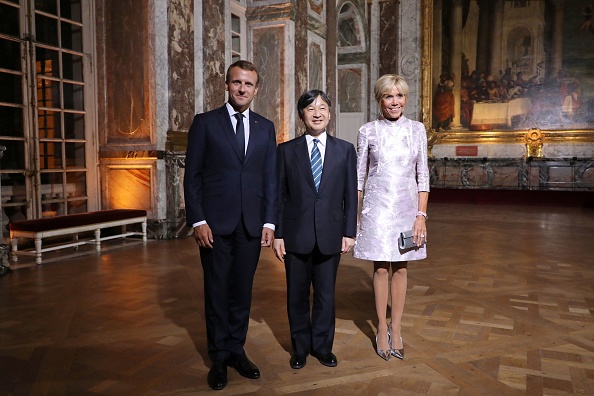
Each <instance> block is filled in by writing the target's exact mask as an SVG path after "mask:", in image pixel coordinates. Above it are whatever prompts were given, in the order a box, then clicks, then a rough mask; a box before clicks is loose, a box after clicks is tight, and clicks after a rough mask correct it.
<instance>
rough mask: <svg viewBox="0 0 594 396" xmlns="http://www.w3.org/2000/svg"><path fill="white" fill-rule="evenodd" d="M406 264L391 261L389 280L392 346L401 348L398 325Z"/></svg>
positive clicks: (400, 318) (399, 323)
mask: <svg viewBox="0 0 594 396" xmlns="http://www.w3.org/2000/svg"><path fill="white" fill-rule="evenodd" d="M407 264H408V263H407V262H406V261H398V262H393V263H392V281H391V282H390V286H391V287H390V289H391V294H392V310H391V316H392V348H396V349H401V348H402V343H401V342H400V337H401V334H400V327H401V322H402V312H403V311H404V300H405V299H406V286H407ZM376 298H377V297H376ZM376 304H377V303H376Z"/></svg>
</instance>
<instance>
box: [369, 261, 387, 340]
mask: <svg viewBox="0 0 594 396" xmlns="http://www.w3.org/2000/svg"><path fill="white" fill-rule="evenodd" d="M389 277H390V263H389V262H386V261H374V263H373V293H374V295H375V310H376V312H377V322H378V324H377V331H378V337H377V339H378V345H377V348H378V349H381V350H382V351H389V350H390V345H389V344H388V321H387V319H386V315H387V310H388V294H389Z"/></svg>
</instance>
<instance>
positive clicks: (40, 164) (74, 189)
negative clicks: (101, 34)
mask: <svg viewBox="0 0 594 396" xmlns="http://www.w3.org/2000/svg"><path fill="white" fill-rule="evenodd" d="M88 3H89V2H88V1H84V2H83V1H82V0H46V1H32V0H27V1H21V2H20V4H18V2H14V1H12V2H11V1H6V0H0V15H1V16H2V17H1V18H0V19H1V22H0V85H1V86H2V87H3V88H2V89H1V90H0V124H1V125H4V127H3V128H2V129H1V130H0V144H1V145H3V146H6V148H7V150H6V152H5V153H4V158H2V160H0V169H1V175H2V209H3V210H4V213H5V214H6V215H7V216H8V218H9V220H10V221H17V220H23V219H25V218H38V217H50V216H56V215H61V214H70V213H78V212H84V211H87V210H88V199H89V198H88V194H87V177H88V176H87V163H94V161H93V159H89V158H88V157H89V154H88V144H87V139H88V137H87V136H88V135H89V130H91V129H92V128H90V127H89V125H90V123H89V120H88V112H87V108H88V107H89V105H90V104H89V98H91V97H92V93H91V92H89V91H90V89H91V88H89V84H88V83H87V80H88V77H87V76H88V75H89V73H90V71H89V65H90V59H89V55H86V53H89V52H90V51H89V49H88V48H84V47H85V44H84V40H83V35H84V34H89V33H90V32H88V31H87V30H88V29H87V28H86V26H85V23H84V21H83V15H85V13H84V12H83V8H84V7H86V6H87V5H88ZM29 13H30V14H31V15H32V16H33V17H32V18H27V17H26V15H27V14H29ZM30 81H34V82H35V83H34V84H30V83H28V82H30Z"/></svg>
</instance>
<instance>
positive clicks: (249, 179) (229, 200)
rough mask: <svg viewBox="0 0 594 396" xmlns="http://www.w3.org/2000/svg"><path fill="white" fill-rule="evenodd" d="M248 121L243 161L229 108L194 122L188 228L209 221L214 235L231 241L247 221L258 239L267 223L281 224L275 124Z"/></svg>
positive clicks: (188, 175)
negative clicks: (279, 221)
mask: <svg viewBox="0 0 594 396" xmlns="http://www.w3.org/2000/svg"><path fill="white" fill-rule="evenodd" d="M249 118H250V136H249V141H248V147H247V152H246V154H245V158H244V160H243V161H242V160H241V151H240V150H241V148H240V147H239V145H238V144H237V140H236V138H235V131H234V130H233V124H232V123H231V119H230V117H229V112H228V111H227V108H226V106H222V107H220V108H218V109H215V110H212V111H209V112H206V113H201V114H197V115H196V116H195V117H194V121H193V122H192V126H191V127H190V131H189V134H188V148H187V152H186V164H185V165H186V167H185V175H184V199H185V205H186V223H187V225H188V226H190V227H191V226H192V224H195V223H197V222H199V221H202V220H206V222H207V223H208V225H209V226H210V228H211V230H212V232H213V234H217V235H229V234H231V233H232V232H233V230H235V227H236V226H237V225H238V224H239V221H240V219H241V216H242V215H243V219H244V222H245V226H246V228H247V231H248V233H249V234H250V235H251V236H253V237H259V236H261V235H262V226H263V225H264V224H265V223H272V224H276V223H277V214H278V210H277V202H278V199H277V197H278V196H277V193H278V186H277V178H276V173H275V170H276V133H275V131H274V124H273V123H272V122H271V121H270V120H268V119H266V118H264V117H262V116H261V115H259V114H256V113H254V112H253V111H251V110H250V115H249Z"/></svg>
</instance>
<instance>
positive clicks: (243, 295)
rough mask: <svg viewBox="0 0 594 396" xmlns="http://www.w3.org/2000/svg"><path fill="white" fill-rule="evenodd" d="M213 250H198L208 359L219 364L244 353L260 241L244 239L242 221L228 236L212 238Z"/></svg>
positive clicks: (250, 238) (258, 239)
mask: <svg viewBox="0 0 594 396" xmlns="http://www.w3.org/2000/svg"><path fill="white" fill-rule="evenodd" d="M213 239H214V242H213V248H212V249H208V248H200V259H201V261H202V269H203V271H204V307H205V309H204V312H205V317H206V336H207V339H208V356H209V357H210V358H211V360H212V361H223V360H226V359H228V358H229V357H231V356H239V355H242V354H243V353H245V351H244V349H243V346H244V345H245V340H246V335H247V330H248V324H249V317H250V308H251V303H252V286H253V283H254V274H255V272H256V267H257V266H258V260H259V258H260V249H261V245H260V241H261V237H260V236H258V237H252V236H250V235H248V233H247V230H246V228H245V226H244V225H243V221H241V222H240V224H238V226H237V228H236V229H235V231H234V232H233V233H232V234H231V235H213Z"/></svg>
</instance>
